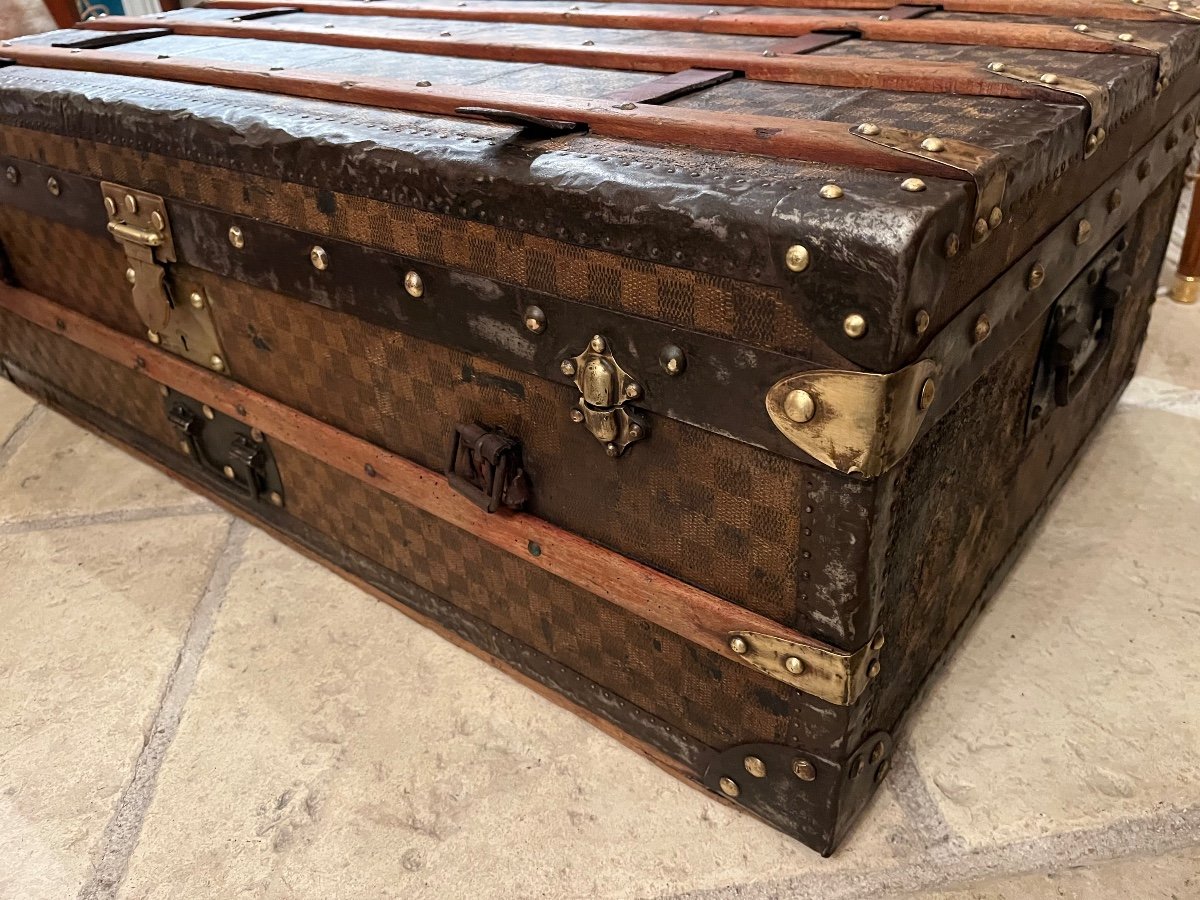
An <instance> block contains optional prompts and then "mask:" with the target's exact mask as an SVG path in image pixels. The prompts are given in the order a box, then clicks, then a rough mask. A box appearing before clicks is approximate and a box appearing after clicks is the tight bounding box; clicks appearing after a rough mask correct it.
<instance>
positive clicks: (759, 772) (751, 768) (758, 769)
mask: <svg viewBox="0 0 1200 900" xmlns="http://www.w3.org/2000/svg"><path fill="white" fill-rule="evenodd" d="M742 765H743V766H745V767H746V771H747V772H749V773H750V774H751V775H753V776H754V777H755V778H766V777H767V764H766V763H765V762H763V761H762V760H761V759H759V758H758V757H757V756H747V757H746V758H745V759H744V760H742Z"/></svg>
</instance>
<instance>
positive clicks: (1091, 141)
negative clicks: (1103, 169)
mask: <svg viewBox="0 0 1200 900" xmlns="http://www.w3.org/2000/svg"><path fill="white" fill-rule="evenodd" d="M1099 146H1100V138H1099V137H1097V136H1096V135H1095V134H1089V135H1088V136H1087V140H1086V141H1084V142H1083V152H1084V153H1086V154H1087V155H1089V156H1090V155H1091V154H1093V153H1095V152H1096V148H1097V147H1099Z"/></svg>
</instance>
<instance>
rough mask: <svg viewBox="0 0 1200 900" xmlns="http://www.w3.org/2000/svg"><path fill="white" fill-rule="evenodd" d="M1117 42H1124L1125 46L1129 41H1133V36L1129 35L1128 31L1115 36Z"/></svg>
mask: <svg viewBox="0 0 1200 900" xmlns="http://www.w3.org/2000/svg"><path fill="white" fill-rule="evenodd" d="M1117 40H1118V41H1124V42H1125V43H1126V44H1128V43H1129V42H1130V41H1132V40H1133V35H1132V34H1130V33H1129V32H1128V31H1123V32H1121V33H1120V34H1118V35H1117Z"/></svg>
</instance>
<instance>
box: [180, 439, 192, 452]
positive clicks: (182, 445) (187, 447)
mask: <svg viewBox="0 0 1200 900" xmlns="http://www.w3.org/2000/svg"><path fill="white" fill-rule="evenodd" d="M179 449H180V450H182V451H183V452H184V453H186V454H188V455H189V456H190V455H191V453H192V445H191V444H189V443H188V442H187V441H180V442H179Z"/></svg>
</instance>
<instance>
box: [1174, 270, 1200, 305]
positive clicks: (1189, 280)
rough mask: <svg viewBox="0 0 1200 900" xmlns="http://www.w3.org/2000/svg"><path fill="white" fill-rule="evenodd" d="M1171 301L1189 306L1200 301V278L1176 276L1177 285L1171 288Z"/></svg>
mask: <svg viewBox="0 0 1200 900" xmlns="http://www.w3.org/2000/svg"><path fill="white" fill-rule="evenodd" d="M1171 299H1172V300H1174V301H1175V302H1176V303H1183V304H1188V305H1190V304H1192V303H1195V302H1196V301H1197V300H1200V277H1197V276H1195V275H1176V276H1175V283H1174V284H1173V285H1172V286H1171Z"/></svg>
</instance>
